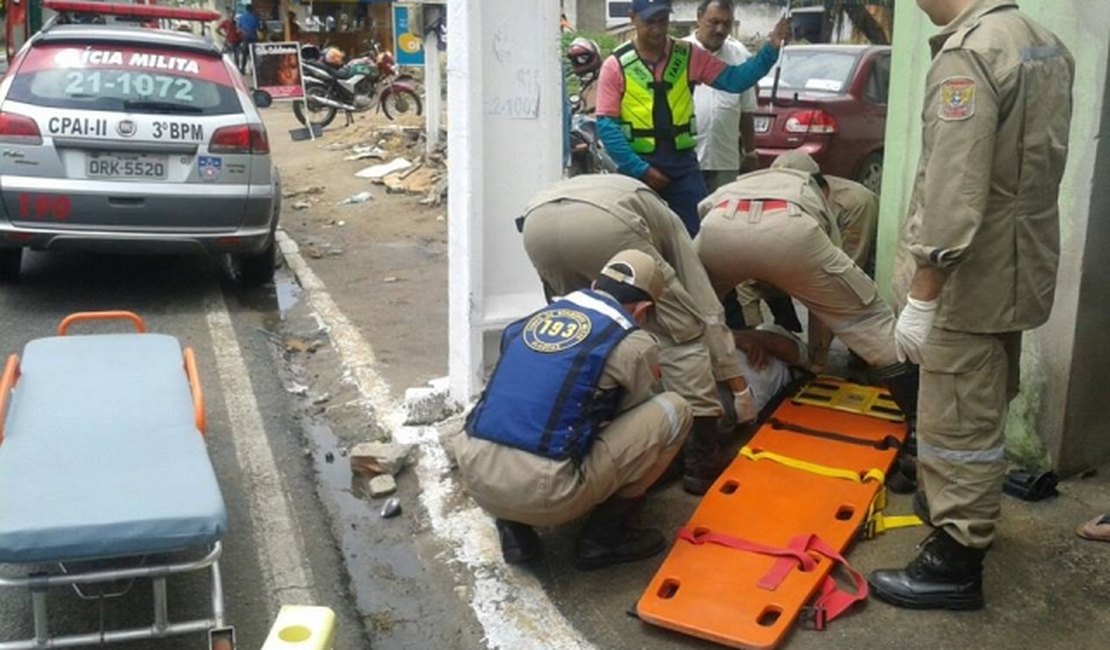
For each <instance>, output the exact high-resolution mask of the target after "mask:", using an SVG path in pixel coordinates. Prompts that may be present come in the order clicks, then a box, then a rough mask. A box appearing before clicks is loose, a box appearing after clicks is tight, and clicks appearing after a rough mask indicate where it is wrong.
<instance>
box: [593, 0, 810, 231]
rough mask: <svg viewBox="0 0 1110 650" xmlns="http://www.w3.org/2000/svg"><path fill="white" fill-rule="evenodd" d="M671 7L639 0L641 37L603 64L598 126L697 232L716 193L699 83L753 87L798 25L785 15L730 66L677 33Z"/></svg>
mask: <svg viewBox="0 0 1110 650" xmlns="http://www.w3.org/2000/svg"><path fill="white" fill-rule="evenodd" d="M670 14H671V3H670V0H634V2H633V3H632V11H631V12H630V14H629V16H630V17H631V19H632V24H633V26H634V27H635V29H636V35H635V38H634V39H633V40H632V41H631V42H629V43H626V44H625V45H622V46H621V47H619V48H617V49H616V50H615V51H614V52H613V54H612V55H611V56H610V57H608V58H607V59H606V60H605V62H604V63H603V64H602V66H601V75H600V77H599V80H598V97H597V115H598V121H597V130H598V135H599V137H600V138H601V141H602V143H603V144H604V145H605V148H606V149H607V150H608V151H609V153H610V155H611V156H612V157H613V160H614V161H615V162H616V163H617V169H618V171H620V172H621V173H622V174H626V175H628V176H632V177H634V178H638V179H640V180H641V181H643V182H644V183H647V184H648V185H649V186H651V188H652V189H654V190H655V191H656V192H658V193H659V195H660V196H662V197H663V200H665V201H666V202H667V205H669V206H670V208H671V209H672V210H674V211H675V212H676V213H677V214H678V216H679V217H681V218H682V222H683V223H684V224H685V225H686V230H687V231H688V232H689V233H690V236H691V237H693V236H694V235H696V234H697V233H698V230H699V220H698V210H697V206H698V202H699V201H701V200H702V199H704V198H705V197H706V196H708V195H709V190H708V188H707V187H706V185H705V179H704V178H703V177H702V173H701V168H700V167H699V166H698V154H697V149H696V146H697V142H696V140H695V137H694V136H695V133H694V131H695V124H696V122H695V120H694V93H693V90H692V88H693V85H694V84H707V85H709V86H712V87H713V88H716V89H718V90H723V91H726V92H730V93H740V92H743V91H745V90H747V89H748V88H751V87H752V86H754V85H755V84H756V83H757V82H758V81H759V80H760V79H761V78H762V77H763V76H764V75H766V74H767V73H768V72H770V70H771V68H772V67H773V66H774V64H775V61H776V60H778V55H779V48H780V47H781V46H782V44H783V42H784V41H785V40H786V38H787V37H788V36H789V34H790V24H789V22H788V21H786V20H783V21H780V22H779V24H778V25H776V26H775V29H774V31H773V32H772V34H771V38H770V42H769V43H768V44H767V45H764V46H763V48H762V49H760V50H759V52H758V53H757V54H756V55H755V56H754V57H752V58H751V59H748V60H747V61H746V62H744V63H742V64H740V65H728V64H726V63H725V62H724V61H722V60H720V59H718V58H717V57H715V56H713V55H712V54H710V53H709V52H707V51H705V50H703V49H701V48H696V47H691V45H690V43H688V42H686V41H676V40H675V39H673V38H671V37H670V35H669V34H668V33H667V30H668V29H669V28H670Z"/></svg>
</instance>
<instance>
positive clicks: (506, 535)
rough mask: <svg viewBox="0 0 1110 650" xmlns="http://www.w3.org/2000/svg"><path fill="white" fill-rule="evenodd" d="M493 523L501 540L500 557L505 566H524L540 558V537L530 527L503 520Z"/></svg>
mask: <svg viewBox="0 0 1110 650" xmlns="http://www.w3.org/2000/svg"><path fill="white" fill-rule="evenodd" d="M495 523H496V524H497V535H498V537H500V538H501V557H503V558H504V559H505V563H506V564H524V563H525V562H531V561H532V560H534V559H536V558H538V557H539V556H540V550H541V547H540V536H539V535H537V534H536V531H535V530H533V529H532V527H531V526H529V525H528V524H522V523H519V522H516V521H508V520H505V519H498V520H497V521H496V522H495Z"/></svg>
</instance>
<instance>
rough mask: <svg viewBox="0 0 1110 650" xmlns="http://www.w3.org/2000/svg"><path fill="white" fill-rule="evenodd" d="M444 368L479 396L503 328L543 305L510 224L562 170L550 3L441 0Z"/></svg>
mask: <svg viewBox="0 0 1110 650" xmlns="http://www.w3.org/2000/svg"><path fill="white" fill-rule="evenodd" d="M447 24H448V29H449V30H450V35H449V36H448V38H447V42H448V45H447V105H448V114H449V115H450V120H451V121H450V124H449V125H448V151H449V157H448V174H449V177H450V188H449V194H448V208H447V210H448V217H447V220H448V222H449V225H448V272H449V276H450V277H449V283H448V294H449V295H448V299H449V305H448V325H449V337H450V354H449V362H448V371H449V374H450V391H451V396H452V398H453V399H455V400H458V401H461V402H464V403H465V402H467V401H469V400H470V399H471V398H473V397H474V396H476V395H477V393H478V392H479V391H480V390H481V387H482V385H483V381H484V373H485V370H486V368H487V365H488V364H491V363H492V362H493V361H494V360H495V353H496V350H497V337H498V334H499V333H500V330H501V329H502V328H504V326H505V325H507V324H508V323H510V322H512V321H513V320H515V319H517V318H520V317H521V316H524V315H525V314H527V313H528V312H530V311H532V310H534V309H537V308H539V307H540V306H542V305H543V293H542V290H541V288H540V283H539V280H538V278H537V276H536V273H535V271H534V270H533V269H532V266H531V264H530V263H529V262H528V258H527V256H526V255H525V253H524V247H523V246H522V244H521V239H520V234H519V233H518V232H517V231H516V227H515V224H514V219H515V218H516V217H517V216H519V215H520V213H521V210H522V209H523V208H524V205H525V203H526V202H527V201H528V200H529V199H530V198H531V197H532V196H533V195H534V194H535V193H536V192H538V191H539V190H540V189H542V188H544V187H546V186H548V185H549V184H550V183H552V182H553V181H555V180H557V179H558V178H559V177H560V175H561V159H562V137H563V134H562V106H563V98H562V96H561V91H560V89H561V70H562V68H561V67H560V61H559V0H483V1H482V2H473V1H471V0H448V3H447Z"/></svg>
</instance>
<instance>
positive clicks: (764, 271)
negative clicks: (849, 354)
mask: <svg viewBox="0 0 1110 650" xmlns="http://www.w3.org/2000/svg"><path fill="white" fill-rule="evenodd" d="M694 244H695V246H696V247H697V249H698V254H699V255H700V256H701V260H702V263H704V264H705V270H706V271H707V272H708V273H709V278H710V280H712V282H713V286H714V289H716V290H717V292H718V293H719V294H720V295H724V294H725V293H726V292H728V291H729V290H730V289H731V288H732V287H735V286H736V285H737V284H739V283H741V282H743V281H745V280H752V279H754V280H762V281H764V282H768V283H770V284H773V285H775V286H776V287H778V288H779V289H782V290H783V291H785V292H787V293H789V294H790V295H791V296H793V297H794V298H795V299H797V300H799V301H801V302H802V304H804V305H805V306H806V308H807V309H809V311H810V312H811V313H813V314H815V315H816V316H817V317H818V318H820V319H821V321H822V322H824V323H825V325H827V326H828V327H829V328H830V329H831V330H832V331H833V333H834V334H835V335H836V336H838V337H840V339H841V340H842V341H844V343H845V344H846V345H847V346H848V347H849V348H851V349H852V350H853V351H854V352H855V353H856V354H858V355H859V356H861V357H863V359H864V360H865V361H867V362H868V363H869V364H871V365H872V366H875V367H877V368H882V367H884V366H889V365H893V364H895V363H898V355H897V352H896V351H895V349H894V323H895V320H894V314H893V313H892V312H891V311H890V308H889V307H888V306H887V305H886V303H884V302H883V301H882V299H881V298H880V297H879V292H878V289H877V288H876V287H875V283H874V282H873V281H872V280H871V278H869V277H867V275H866V274H865V273H864V272H863V271H862V270H860V268H859V267H858V266H856V265H855V264H854V263H853V262H852V260H851V258H849V257H848V256H847V255H845V254H844V251H842V250H840V249H839V248H838V247H837V246H836V245H835V244H834V243H833V242H832V240H831V239H829V236H828V235H826V234H825V232H824V230H822V229H821V226H820V224H818V223H817V220H816V219H814V218H812V217H810V216H809V215H807V214H805V213H804V212H801V211H796V212H793V213H792V212H791V211H789V210H784V209H776V210H763V211H753V212H751V213H749V212H735V213H729V212H713V213H710V214H709V216H707V217H706V218H705V220H704V221H702V230H701V232H700V233H699V234H698V237H697V239H696V240H695V242H694Z"/></svg>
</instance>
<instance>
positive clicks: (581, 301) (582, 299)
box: [564, 292, 636, 330]
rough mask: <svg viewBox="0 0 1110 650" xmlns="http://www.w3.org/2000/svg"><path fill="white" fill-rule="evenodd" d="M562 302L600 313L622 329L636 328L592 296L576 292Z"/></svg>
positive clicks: (620, 314)
mask: <svg viewBox="0 0 1110 650" xmlns="http://www.w3.org/2000/svg"><path fill="white" fill-rule="evenodd" d="M564 300H566V301H567V302H572V303H574V304H576V305H578V306H579V307H584V308H586V309H592V310H594V311H597V312H601V313H602V314H605V315H606V316H607V317H609V318H611V319H612V320H615V321H616V322H617V324H618V325H620V326H621V327H622V328H623V329H626V330H630V329H632V328H633V327H635V326H636V325H635V323H632V322H631V321H629V320H628V319H627V318H625V317H624V314H622V313H620V312H619V311H617V310H616V309H613V308H612V307H610V306H609V305H607V304H605V303H604V302H602V301H600V300H598V299H597V298H594V297H593V296H588V295H586V294H584V293H577V292H576V293H572V294H570V295H569V296H567V297H565V298H564Z"/></svg>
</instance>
